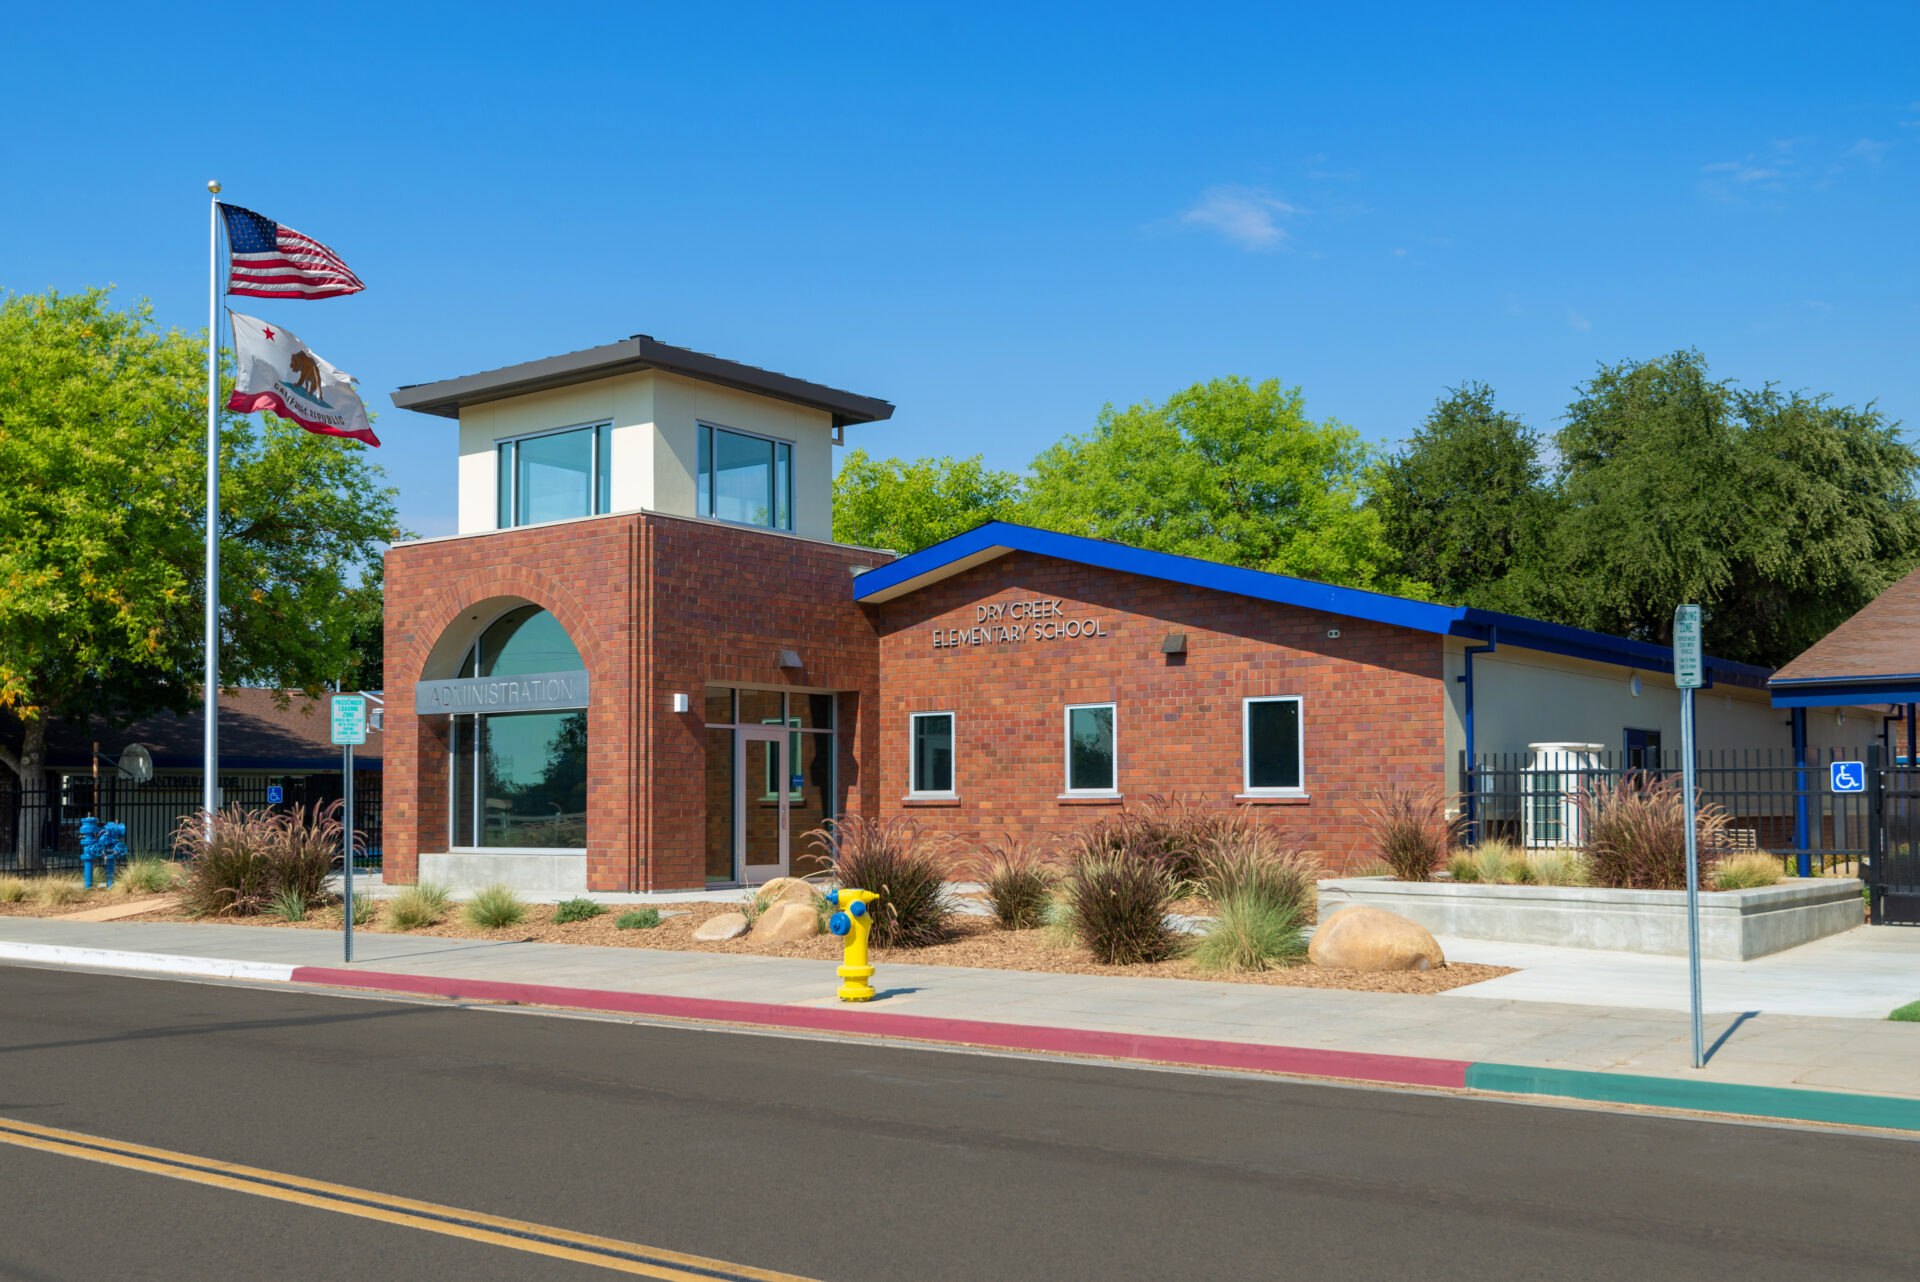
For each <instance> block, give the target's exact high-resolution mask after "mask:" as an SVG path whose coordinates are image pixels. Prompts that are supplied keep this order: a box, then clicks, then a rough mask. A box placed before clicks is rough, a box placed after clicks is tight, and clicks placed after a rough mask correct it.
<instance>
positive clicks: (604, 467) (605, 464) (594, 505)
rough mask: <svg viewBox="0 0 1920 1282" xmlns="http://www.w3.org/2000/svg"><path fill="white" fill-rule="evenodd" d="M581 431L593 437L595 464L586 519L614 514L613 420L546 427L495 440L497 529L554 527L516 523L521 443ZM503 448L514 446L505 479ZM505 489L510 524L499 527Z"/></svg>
mask: <svg viewBox="0 0 1920 1282" xmlns="http://www.w3.org/2000/svg"><path fill="white" fill-rule="evenodd" d="M603 427H604V428H605V429H606V431H605V432H604V433H602V432H601V431H600V429H601V428H603ZM582 431H587V432H592V433H593V436H592V440H593V447H592V449H591V451H590V452H589V457H591V458H592V460H593V463H592V470H591V471H590V472H588V474H587V487H588V489H587V515H588V516H605V515H606V514H607V512H611V511H612V510H613V495H612V490H613V473H612V470H611V469H612V467H613V457H612V455H613V420H612V419H610V418H596V419H589V420H588V421H587V422H585V423H570V424H568V425H567V426H566V427H543V428H541V429H540V430H539V431H537V432H518V433H516V434H514V435H512V436H496V437H495V438H494V440H493V521H494V528H496V529H501V530H524V529H526V528H527V527H528V526H532V525H552V524H553V523H554V522H553V521H527V522H524V523H515V521H514V518H515V517H517V516H518V515H519V513H520V492H519V491H520V442H522V441H534V440H538V439H539V438H541V437H543V436H562V435H564V434H566V433H568V432H582ZM603 437H604V439H605V441H606V449H605V450H602V449H601V448H600V443H601V440H602V439H603ZM503 445H511V446H513V452H512V454H513V463H512V465H511V466H510V467H508V469H507V472H506V475H504V476H502V475H501V474H500V447H501V446H503ZM603 454H604V455H606V457H604V458H603V457H601V456H602V455H603ZM502 486H505V487H506V492H507V493H506V499H507V518H508V524H506V525H501V524H500V497H501V496H500V490H501V487H502ZM602 489H605V490H607V491H608V494H607V508H606V511H605V512H603V511H600V510H598V509H599V507H600V491H601V490H602ZM555 519H556V520H560V521H578V520H580V519H581V518H580V517H577V516H563V517H557V518H555Z"/></svg>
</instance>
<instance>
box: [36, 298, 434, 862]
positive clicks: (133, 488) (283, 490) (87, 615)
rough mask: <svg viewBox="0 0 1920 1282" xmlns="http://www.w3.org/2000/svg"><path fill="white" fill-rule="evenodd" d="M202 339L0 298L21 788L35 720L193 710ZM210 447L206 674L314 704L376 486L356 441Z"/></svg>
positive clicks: (384, 501) (287, 428)
mask: <svg viewBox="0 0 1920 1282" xmlns="http://www.w3.org/2000/svg"><path fill="white" fill-rule="evenodd" d="M204 341H205V340H204V337H192V336H188V335H185V334H182V333H180V332H179V331H177V330H168V331H164V332H163V331H161V330H159V329H158V328H157V327H156V326H155V325H154V323H153V319H152V315H151V312H150V310H149V308H148V307H147V306H146V305H145V304H141V305H139V306H136V307H133V308H129V309H125V310H119V309H115V308H114V307H112V306H111V305H110V301H109V299H108V296H107V292H106V291H105V290H97V289H96V290H88V291H86V292H83V293H79V294H71V295H61V294H57V293H49V294H44V295H37V296H36V295H7V296H5V297H4V298H0V709H5V710H6V711H8V712H10V713H11V714H12V715H13V716H14V717H15V718H17V719H18V720H19V722H20V723H21V724H22V726H23V727H24V735H23V740H22V742H20V743H19V744H18V745H17V746H16V745H12V744H7V745H0V763H4V764H5V765H7V766H8V767H9V768H10V769H12V770H13V772H14V773H15V774H16V775H18V776H19V777H20V778H21V779H22V781H23V783H24V784H25V786H26V787H27V788H28V789H29V790H30V791H37V790H38V788H39V786H40V778H41V776H40V770H41V760H40V753H41V751H42V749H43V746H44V735H45V729H46V724H47V722H48V721H49V720H51V719H55V718H63V719H73V720H79V719H84V718H85V717H87V716H89V715H91V714H96V713H97V714H102V715H105V716H107V717H109V718H112V719H115V720H122V721H124V720H130V719H133V718H137V717H140V716H143V715H146V714H148V713H150V712H153V711H155V710H158V709H162V708H170V709H173V710H176V711H184V710H185V709H186V708H188V707H190V706H191V705H192V704H193V703H194V702H195V701H196V700H197V699H198V697H199V688H200V681H201V669H202V641H201V635H202V609H203V605H202V603H203V601H204V597H203V595H202V592H203V589H204V582H203V579H204V572H203V564H202V562H203V557H204V544H205V534H204V531H205V513H206V486H205V476H206V466H205V447H204V441H205V423H206V387H205V350H206V349H205V346H204ZM223 390H224V389H223ZM220 449H221V462H220V467H221V512H220V554H221V584H220V589H221V592H220V602H221V610H222V639H221V677H222V680H223V682H230V683H232V684H233V685H265V686H274V687H291V688H298V689H303V690H306V691H308V692H311V693H316V694H317V693H318V692H319V690H320V689H321V688H322V686H323V685H324V684H325V683H327V682H330V681H334V680H338V679H340V678H342V677H344V676H346V675H348V673H349V670H350V668H351V666H352V664H353V660H354V648H353V644H352V640H351V637H352V633H353V630H354V625H355V623H356V621H359V620H358V619H357V615H356V611H358V613H359V614H364V611H365V602H364V600H356V597H355V595H354V593H353V592H352V591H351V589H352V588H353V587H354V586H355V585H357V584H358V583H359V582H360V579H361V577H362V575H363V573H364V572H365V571H366V570H367V569H368V568H370V567H372V566H374V565H376V564H377V561H378V556H379V552H380V545H381V544H382V543H383V542H386V541H390V540H392V539H394V538H397V537H399V536H400V534H401V531H400V530H399V528H398V522H397V518H396V512H395V507H394V491H392V490H391V489H386V488H384V487H383V486H382V484H381V481H382V473H381V472H380V470H379V469H378V468H376V467H373V466H371V465H370V464H369V462H368V460H367V457H366V447H365V446H362V445H360V444H358V443H357V442H352V441H342V440H338V439H333V438H326V437H319V436H314V435H311V434H309V433H307V432H305V431H303V430H301V429H300V428H299V427H297V426H296V425H294V424H292V423H286V422H281V421H279V420H277V419H274V418H272V417H271V416H263V418H262V420H261V421H258V422H256V421H255V420H253V419H250V418H248V417H245V416H241V415H232V414H224V415H223V416H222V422H221V447H220ZM23 834H24V826H23Z"/></svg>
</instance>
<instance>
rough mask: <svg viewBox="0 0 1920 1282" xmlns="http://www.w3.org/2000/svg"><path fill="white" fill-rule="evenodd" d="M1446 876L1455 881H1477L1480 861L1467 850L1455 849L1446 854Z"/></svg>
mask: <svg viewBox="0 0 1920 1282" xmlns="http://www.w3.org/2000/svg"><path fill="white" fill-rule="evenodd" d="M1447 876H1449V877H1451V878H1452V879H1453V880H1455V881H1466V882H1474V881H1479V880H1480V861H1479V860H1478V859H1475V858H1474V857H1473V855H1472V854H1471V853H1470V852H1468V851H1465V850H1456V851H1454V852H1453V853H1452V854H1450V855H1448V856H1447Z"/></svg>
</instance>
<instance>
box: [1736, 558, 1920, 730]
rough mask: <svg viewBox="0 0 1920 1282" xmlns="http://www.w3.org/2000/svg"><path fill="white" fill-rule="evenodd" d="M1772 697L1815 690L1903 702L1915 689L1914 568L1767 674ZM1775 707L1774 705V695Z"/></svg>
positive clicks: (1919, 616)
mask: <svg viewBox="0 0 1920 1282" xmlns="http://www.w3.org/2000/svg"><path fill="white" fill-rule="evenodd" d="M1767 684H1768V685H1769V686H1770V687H1771V688H1772V689H1773V691H1774V692H1775V695H1776V696H1779V695H1781V694H1788V693H1798V694H1801V695H1809V696H1810V695H1811V694H1812V692H1813V691H1814V690H1815V688H1816V687H1825V688H1826V690H1825V692H1826V693H1828V694H1832V695H1834V696H1836V697H1837V696H1839V695H1840V694H1841V693H1842V691H1841V690H1840V688H1839V687H1841V686H1842V685H1844V686H1846V687H1847V691H1846V693H1850V694H1853V695H1857V696H1862V697H1865V698H1869V699H1872V700H1873V701H1875V702H1885V703H1906V702H1909V701H1911V700H1912V699H1913V698H1914V690H1915V689H1917V688H1920V570H1915V571H1913V573H1911V574H1909V575H1907V576H1906V577H1905V578H1903V579H1901V580H1900V581H1899V582H1897V583H1895V584H1894V585H1893V586H1892V587H1890V588H1888V589H1887V590H1886V591H1885V592H1882V593H1881V594H1880V595H1879V596H1877V597H1875V598H1874V599H1873V600H1872V601H1869V602H1868V603H1867V604H1866V605H1865V606H1863V607H1862V608H1861V609H1860V611H1859V612H1858V613H1857V614H1855V615H1854V616H1853V617H1852V618H1850V619H1848V620H1847V621H1846V622H1845V623H1842V624H1841V625H1840V626H1839V627H1837V628H1835V629H1834V630H1833V631H1831V632H1829V633H1827V635H1826V636H1824V637H1821V638H1820V639H1819V640H1818V641H1816V642H1814V643H1813V644H1812V645H1811V646H1809V647H1807V650H1806V652H1805V653H1803V654H1801V655H1800V656H1799V657H1798V658H1796V659H1794V661H1793V662H1791V663H1789V664H1787V666H1786V667H1784V668H1781V669H1780V670H1779V671H1778V672H1776V673H1774V674H1773V680H1771V681H1770V682H1768V683H1767ZM1774 702H1775V703H1780V702H1781V700H1780V698H1778V697H1776V698H1775V700H1774Z"/></svg>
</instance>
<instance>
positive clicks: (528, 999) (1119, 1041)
mask: <svg viewBox="0 0 1920 1282" xmlns="http://www.w3.org/2000/svg"><path fill="white" fill-rule="evenodd" d="M290 978H291V979H292V982H294V983H296V984H322V985H327V986H330V987H335V988H367V989H375V990H380V991H385V992H396V993H426V994H431V995H433V996H436V997H470V998H474V999H476V1000H480V1001H493V1002H519V1003H521V1004H522V1005H529V1006H570V1007H574V1008H576V1009H580V1010H602V1011H615V1012H619V1013H620V1014H625V1015H665V1016H669V1017H671V1018H675V1019H700V1020H709V1021H712V1022H715V1023H723V1024H755V1025H761V1026H764V1027H769V1028H795V1029H808V1030H812V1031H818V1032H831V1033H865V1034H868V1035H870V1036H879V1037H899V1038H906V1039H909V1040H913V1041H923V1042H961V1043H964V1044H966V1045H970V1046H991V1047H995V1048H997V1049H1001V1050H1021V1051H1051V1052H1055V1053H1060V1054H1068V1055H1094V1056H1099V1057H1101V1058H1103V1059H1140V1060H1153V1061H1156V1062H1160V1063H1168V1064H1186V1065H1191V1066H1193V1067H1196V1068H1232V1069H1245V1070H1252V1071H1255V1072H1264V1073H1297V1074H1301V1075H1304V1076H1309V1077H1344V1078H1352V1079H1354V1080H1357V1081H1364V1082H1390V1083H1393V1084H1394V1085H1399V1086H1454V1087H1464V1086H1465V1085H1466V1084H1467V1066H1468V1061H1466V1060H1463V1059H1430V1058H1427V1057H1424V1056H1417V1055H1378V1054H1372V1053H1369V1052H1365V1051H1327V1050H1314V1049H1312V1048H1310V1047H1305V1046H1262V1045H1259V1044H1257V1043H1253V1042H1222V1041H1210V1040H1207V1039H1205V1038H1198V1037H1159V1036H1153V1035H1149V1034H1145V1033H1106V1032H1098V1031H1094V1030H1091V1029H1082V1028H1047V1027H1042V1026H1036V1025H1028V1024H995V1023H988V1022H986V1021H984V1020H977V1019H942V1018H939V1017H936V1016H929V1015H896V1014H892V1013H889V1012H884V1011H873V1010H861V1009H859V1008H857V1007H851V1006H838V1007H836V1006H785V1005H781V1004H779V1003H777V1002H731V1001H721V1000H718V999H715V998H706V997H667V996H663V995H660V994H657V993H621V992H614V991H611V990H608V989H599V988H560V987H557V986H554V985H550V984H508V983H499V982H496V981H492V980H481V979H443V978H439V977H436V976H432V975H402V974H396V973H393V972H388V971H367V970H340V969H337V968H333V967H326V966H297V967H295V968H294V971H293V974H292V976H291V977H290Z"/></svg>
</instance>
